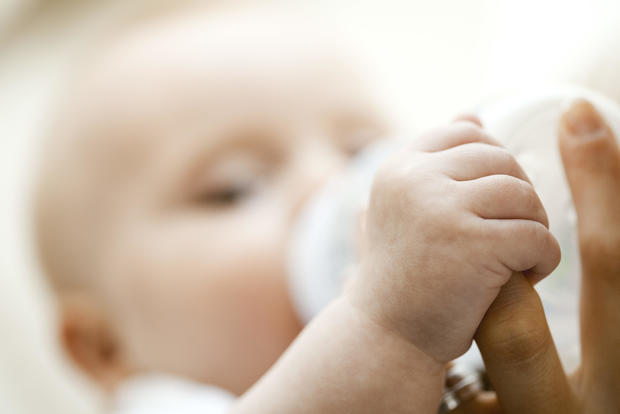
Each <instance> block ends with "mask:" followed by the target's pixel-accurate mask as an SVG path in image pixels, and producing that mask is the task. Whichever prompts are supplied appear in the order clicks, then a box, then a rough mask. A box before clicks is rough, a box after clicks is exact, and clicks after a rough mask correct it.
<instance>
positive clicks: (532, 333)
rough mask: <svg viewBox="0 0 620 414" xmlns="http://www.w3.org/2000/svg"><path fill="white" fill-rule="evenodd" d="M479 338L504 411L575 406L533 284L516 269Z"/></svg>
mask: <svg viewBox="0 0 620 414" xmlns="http://www.w3.org/2000/svg"><path fill="white" fill-rule="evenodd" d="M476 342H477V344H478V347H479V348H480V352H481V353H482V357H483V359H484V362H485V365H486V369H487V373H488V375H489V379H490V381H491V385H492V386H493V388H494V389H495V391H496V393H497V398H498V400H499V404H500V406H501V408H502V412H504V413H506V414H510V413H519V414H521V413H528V414H537V413H541V414H542V413H566V414H570V413H573V412H575V408H576V405H575V404H574V396H573V394H572V391H571V388H570V386H569V383H568V380H567V378H566V376H565V374H564V370H563V368H562V364H561V363H560V359H559V357H558V354H557V351H556V349H555V345H554V344H553V339H552V338H551V334H550V332H549V328H548V326H547V321H546V319H545V314H544V312H543V308H542V304H541V302H540V299H539V297H538V295H537V294H536V292H535V291H534V288H533V287H532V285H531V284H530V283H529V282H528V280H527V279H526V278H525V277H524V276H523V275H522V274H519V273H515V274H513V276H512V277H511V279H510V281H509V282H508V283H507V284H506V285H504V286H503V287H502V289H501V291H500V293H499V295H498V296H497V298H496V299H495V301H494V302H493V304H492V305H491V307H490V308H489V310H488V311H487V313H486V315H485V317H484V319H483V320H482V323H481V324H480V327H479V328H478V332H477V333H476Z"/></svg>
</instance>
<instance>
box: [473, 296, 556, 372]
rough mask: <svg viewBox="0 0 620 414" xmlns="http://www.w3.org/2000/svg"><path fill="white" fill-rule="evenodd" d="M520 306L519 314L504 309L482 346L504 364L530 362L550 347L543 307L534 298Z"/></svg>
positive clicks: (549, 336) (550, 342)
mask: <svg viewBox="0 0 620 414" xmlns="http://www.w3.org/2000/svg"><path fill="white" fill-rule="evenodd" d="M525 300H526V301H527V302H528V303H520V304H519V306H520V308H521V309H520V310H519V312H513V311H511V310H509V309H504V312H502V319H501V320H499V321H497V322H496V324H495V326H494V327H493V328H494V329H492V330H491V331H490V332H489V333H488V334H487V336H486V338H485V342H484V346H485V347H486V349H487V350H492V352H493V353H494V354H495V355H498V356H500V357H501V358H502V359H503V360H504V361H506V362H509V363H510V362H512V363H520V362H526V361H529V360H531V359H533V358H535V357H536V356H538V355H540V354H541V353H543V352H544V351H545V350H546V349H548V348H549V347H550V346H552V344H553V341H552V339H551V334H550V333H549V329H548V328H547V323H546V320H545V317H544V313H543V310H542V305H541V304H540V300H539V299H538V297H537V296H535V297H534V298H529V299H525Z"/></svg>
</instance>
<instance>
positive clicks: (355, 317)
mask: <svg viewBox="0 0 620 414" xmlns="http://www.w3.org/2000/svg"><path fill="white" fill-rule="evenodd" d="M339 301H341V302H342V303H341V306H342V307H343V308H345V309H346V310H345V311H344V312H347V313H348V314H349V318H350V319H351V320H352V323H353V324H354V325H355V326H357V327H359V329H360V331H361V334H362V335H365V336H366V337H367V338H369V339H370V340H377V341H380V342H381V344H382V346H385V347H386V348H388V347H389V348H391V349H393V351H394V352H398V353H400V354H401V355H402V357H403V358H406V359H407V360H408V361H411V362H412V363H415V366H416V367H417V371H420V370H423V372H424V373H425V375H433V376H441V377H442V378H443V376H444V374H445V367H446V364H445V362H443V361H440V360H438V359H436V358H434V357H433V356H432V355H430V354H428V353H427V352H425V351H424V350H422V349H421V348H420V347H418V346H417V345H416V344H415V343H414V342H413V341H411V340H410V339H409V338H407V337H406V336H405V335H403V333H402V332H400V330H399V329H397V328H396V327H395V326H393V324H391V323H389V322H388V321H384V320H383V319H385V318H381V317H379V316H378V315H377V314H375V313H374V312H372V311H371V312H369V311H368V310H366V309H365V306H364V305H363V302H361V301H359V300H357V299H356V298H355V297H354V296H353V295H351V294H349V293H345V294H344V295H343V296H342V298H340V299H339Z"/></svg>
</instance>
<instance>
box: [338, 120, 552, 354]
mask: <svg viewBox="0 0 620 414" xmlns="http://www.w3.org/2000/svg"><path fill="white" fill-rule="evenodd" d="M365 225H366V228H365V235H364V246H363V248H362V260H361V264H360V271H359V274H358V276H357V277H356V278H355V279H354V281H353V282H352V283H351V285H350V286H349V289H348V290H347V295H349V297H350V298H351V300H352V301H353V303H354V304H355V305H356V306H357V307H358V308H359V309H361V311H362V312H364V313H365V314H366V315H367V316H369V317H370V318H371V319H373V320H374V321H376V322H377V323H379V324H381V325H383V326H384V327H387V328H388V329H391V330H394V331H396V332H398V333H399V334H400V335H402V336H404V337H405V338H406V339H408V340H409V341H411V342H412V343H413V344H414V345H416V346H417V347H418V348H419V349H421V350H422V351H423V352H425V353H426V354H427V355H429V356H431V357H432V358H434V359H435V360H437V361H440V362H443V361H449V360H451V359H454V358H456V357H458V356H459V355H461V354H462V353H464V352H465V351H466V350H467V349H468V348H469V346H470V345H471V341H472V338H473V336H474V333H475V331H476V329H477V327H478V324H479V323H480V321H481V319H482V317H483V316H484V313H485V312H486V310H487V308H488V307H489V305H490V304H491V302H492V301H493V299H494V298H495V296H496V295H497V294H498V292H499V289H500V287H501V286H502V285H503V284H504V283H506V282H507V281H508V279H509V278H510V276H511V274H512V272H524V273H525V274H526V275H528V276H529V277H530V278H531V279H532V280H533V281H538V280H540V279H541V278H543V277H544V276H546V275H548V274H549V273H550V272H551V271H552V270H553V269H554V268H555V267H556V266H557V264H558V262H559V260H560V249H559V245H558V243H557V241H556V240H555V238H554V237H553V236H552V235H551V233H550V232H549V230H548V221H547V215H546V213H545V210H544V208H543V206H542V204H541V202H540V199H539V198H538V196H537V195H536V192H535V191H534V188H533V187H532V185H531V184H530V182H529V180H528V178H527V176H526V175H525V173H524V172H523V170H522V169H521V168H520V167H519V165H518V164H517V162H516V161H515V159H514V158H513V157H512V155H510V154H509V153H508V151H507V150H506V149H504V148H502V147H501V146H500V145H499V144H498V143H497V142H496V141H494V140H493V139H492V138H490V137H489V136H487V135H486V134H485V132H484V131H483V130H482V129H481V128H480V127H478V126H477V125H476V124H474V123H472V122H467V121H459V122H455V123H453V124H451V125H449V126H446V127H443V128H439V129H437V130H434V131H432V132H430V133H428V134H426V135H425V136H423V137H422V138H421V139H420V140H419V141H417V142H416V144H415V145H413V148H411V149H406V150H404V151H403V152H402V153H401V154H399V155H398V156H396V157H395V158H394V159H392V160H391V162H390V163H388V164H387V165H385V166H384V167H383V168H382V169H381V171H380V172H379V173H378V174H377V176H376V178H375V182H374V184H373V189H372V194H371V200H370V205H369V208H368V212H367V216H366V224H365Z"/></svg>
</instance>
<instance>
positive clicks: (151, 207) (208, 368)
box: [76, 21, 385, 393]
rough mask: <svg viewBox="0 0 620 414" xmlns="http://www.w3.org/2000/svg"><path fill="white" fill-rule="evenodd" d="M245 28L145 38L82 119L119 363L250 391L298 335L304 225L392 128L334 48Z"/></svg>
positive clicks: (99, 87)
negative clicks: (292, 266) (313, 205)
mask: <svg viewBox="0 0 620 414" xmlns="http://www.w3.org/2000/svg"><path fill="white" fill-rule="evenodd" d="M234 30H235V28H234V26H233V28H232V29H231V28H229V27H228V26H226V25H224V24H220V25H219V26H218V24H217V21H216V23H214V24H213V25H212V27H211V28H209V29H204V27H202V26H199V25H197V24H193V25H192V23H190V24H187V25H182V24H179V23H175V24H170V25H168V26H165V25H164V26H160V27H154V28H150V29H148V30H146V31H145V32H143V33H139V34H137V35H135V36H133V37H132V38H130V39H128V40H127V41H125V42H124V44H123V45H122V46H121V47H120V48H117V50H116V51H115V52H114V53H112V54H110V55H109V56H107V57H106V59H104V61H103V62H102V64H101V67H100V68H98V69H97V71H96V73H95V75H93V77H92V79H91V81H90V86H89V88H90V89H91V90H90V92H89V93H91V94H92V96H93V97H94V99H93V101H92V102H90V103H89V104H88V105H86V106H85V107H84V108H83V111H84V112H83V113H82V114H81V113H78V114H76V116H77V117H82V119H88V120H90V121H89V122H90V123H91V125H96V127H97V130H96V131H94V134H95V135H96V136H97V137H98V138H97V140H94V141H93V144H92V145H91V146H90V149H89V151H91V155H92V162H89V163H88V164H89V165H90V167H89V169H90V168H92V171H86V172H85V174H89V175H90V174H94V175H95V176H96V177H97V181H94V182H97V183H99V184H97V185H99V186H100V188H97V192H98V197H100V198H101V199H102V200H104V203H105V205H106V208H105V209H101V211H102V213H97V214H93V213H92V212H91V213H90V214H92V215H93V229H98V230H93V232H92V237H96V238H98V243H97V245H98V257H99V259H98V260H97V261H96V263H97V269H95V270H94V272H95V274H96V278H97V287H98V290H99V292H100V294H101V297H102V298H103V302H104V303H105V304H106V305H105V306H106V308H107V311H108V312H109V314H110V318H111V321H112V325H113V326H114V329H115V331H116V335H117V337H118V338H119V347H120V349H121V350H122V354H123V358H125V359H126V361H127V363H128V364H129V365H130V366H131V367H132V369H134V370H138V371H140V370H157V371H166V372H173V373H178V374H182V375H187V376H190V377H192V378H194V379H197V380H200V381H205V382H209V383H212V384H215V385H218V386H222V387H225V388H227V389H229V390H231V391H233V392H237V393H240V392H243V391H244V390H245V389H247V387H248V386H250V385H251V384H252V383H253V382H254V381H255V380H257V379H258V378H259V377H260V376H261V375H262V374H263V373H264V372H265V371H266V370H267V369H268V367H269V366H270V365H271V364H272V363H273V362H274V361H275V360H276V358H278V356H279V355H280V354H281V353H282V351H283V350H284V349H285V348H286V347H287V346H288V345H289V343H290V342H291V340H292V339H293V338H294V337H295V336H296V335H297V334H298V332H299V330H300V329H301V325H300V323H299V321H298V320H297V318H296V316H295V313H294V310H293V308H292V306H291V303H290V301H289V297H288V293H287V280H286V278H287V275H286V268H285V267H286V248H287V239H288V236H289V231H290V228H291V224H292V222H293V221H294V220H295V217H296V214H297V213H298V211H299V209H300V208H301V207H302V205H303V203H304V201H306V200H307V198H308V197H309V196H310V195H311V194H312V192H313V191H314V190H315V189H316V188H317V186H319V185H321V184H322V183H323V182H324V181H325V180H326V179H327V178H329V177H330V176H331V175H333V174H334V173H335V172H337V171H338V170H339V169H340V168H342V167H343V166H344V165H345V164H346V163H347V161H348V160H349V159H350V157H351V156H352V155H353V154H355V152H356V151H357V150H359V149H360V148H361V147H362V146H363V145H364V144H366V143H367V142H368V141H369V140H372V139H374V138H376V137H378V136H379V135H381V134H382V133H383V132H384V130H385V124H384V123H383V120H382V119H381V118H379V116H378V115H377V111H376V109H375V107H373V106H372V105H371V102H372V100H371V98H370V96H368V95H367V94H366V93H365V91H364V87H365V85H364V84H363V83H362V82H361V81H360V79H359V78H358V77H357V76H356V75H355V73H353V72H352V71H350V70H349V68H348V67H347V65H346V63H345V62H344V61H343V60H342V59H341V58H339V56H338V54H337V53H330V52H329V51H328V50H326V48H325V47H324V46H323V44H322V45H321V46H316V45H314V44H313V42H312V39H304V38H301V37H300V38H299V39H297V38H294V37H293V38H292V39H291V38H287V39H286V40H282V39H281V38H279V37H278V36H277V35H276V34H275V33H274V35H273V36H272V35H271V34H269V33H258V34H257V35H256V36H254V35H238V34H236V35H235V34H231V32H234ZM282 37H286V36H283V35H282ZM104 211H105V212H104ZM76 214H79V213H77V212H76ZM98 214H101V215H103V216H99V215H98ZM101 223H105V225H101Z"/></svg>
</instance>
